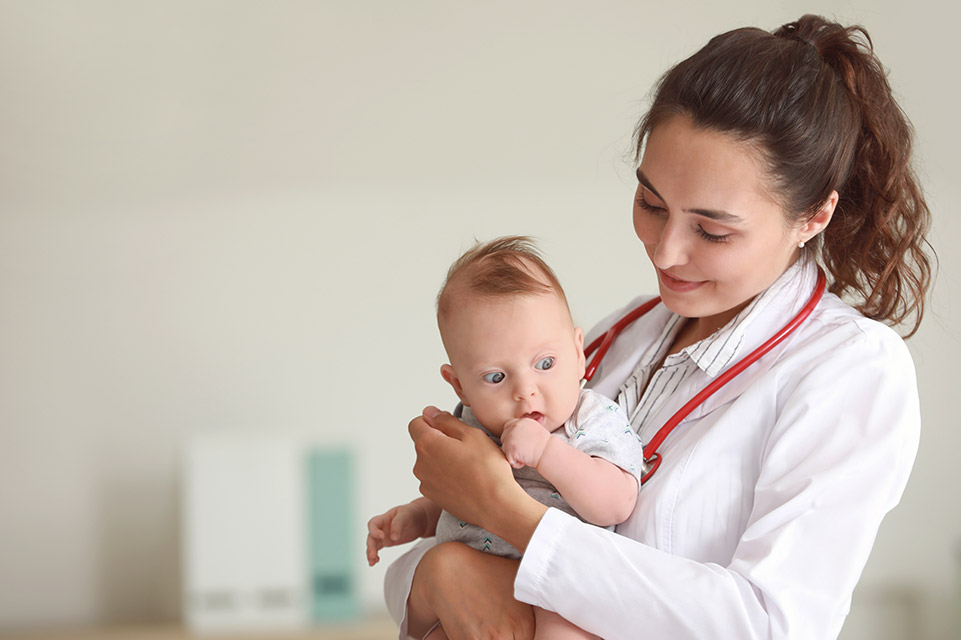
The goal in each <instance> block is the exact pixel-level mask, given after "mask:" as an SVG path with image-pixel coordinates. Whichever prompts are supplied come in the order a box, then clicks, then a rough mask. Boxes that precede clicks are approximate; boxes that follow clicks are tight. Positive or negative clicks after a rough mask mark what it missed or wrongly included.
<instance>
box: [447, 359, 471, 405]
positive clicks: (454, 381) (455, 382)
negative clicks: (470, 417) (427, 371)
mask: <svg viewBox="0 0 961 640" xmlns="http://www.w3.org/2000/svg"><path fill="white" fill-rule="evenodd" d="M440 375H441V377H442V378H443V379H444V380H446V381H447V384H449V385H450V386H451V387H453V388H454V393H456V394H457V397H458V398H459V399H460V403H461V404H462V405H464V406H465V407H469V406H470V403H469V402H468V401H467V398H466V397H465V396H464V388H463V387H462V386H461V384H460V380H459V379H458V378H457V374H455V373H454V367H452V366H450V365H449V364H444V365H441V367H440Z"/></svg>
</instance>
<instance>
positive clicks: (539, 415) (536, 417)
mask: <svg viewBox="0 0 961 640" xmlns="http://www.w3.org/2000/svg"><path fill="white" fill-rule="evenodd" d="M521 418H530V419H531V420H537V421H538V422H540V423H541V424H544V414H543V413H541V412H540V411H531V412H530V413H525V414H524V415H522V416H521Z"/></svg>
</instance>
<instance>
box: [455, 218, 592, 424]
mask: <svg viewBox="0 0 961 640" xmlns="http://www.w3.org/2000/svg"><path fill="white" fill-rule="evenodd" d="M437 325H438V327H439V328H440V335H441V339H442V340H443V342H444V348H445V349H446V350H447V357H448V358H449V359H450V364H445V365H444V366H442V367H441V375H442V376H443V377H444V380H446V381H447V382H448V383H450V385H451V386H452V387H453V388H454V391H455V392H456V393H457V396H458V397H459V398H460V400H461V402H462V403H463V404H464V405H465V406H469V407H471V409H472V410H473V412H474V415H475V416H476V417H477V420H478V421H479V422H480V423H481V424H482V425H484V426H485V427H486V428H487V429H488V430H489V431H490V432H491V433H494V434H495V435H500V434H501V432H502V431H503V429H504V423H506V422H507V421H508V420H510V419H512V418H521V417H530V418H533V419H535V420H537V421H538V422H540V423H541V424H542V425H544V427H545V428H546V429H548V430H549V431H553V430H554V429H556V428H558V427H559V426H561V425H562V424H563V423H564V422H565V421H566V420H567V419H568V418H569V417H570V416H571V414H572V413H573V412H574V409H575V407H576V406H577V399H578V394H579V389H580V379H581V377H582V376H583V375H584V336H583V333H582V332H581V330H580V329H579V328H576V327H574V323H573V321H572V320H571V313H570V310H569V309H568V306H567V298H566V297H565V296H564V290H563V289H562V288H561V285H560V282H558V280H557V276H555V275H554V272H553V271H552V270H551V268H550V267H548V266H547V264H546V263H545V262H544V260H543V259H542V258H541V257H540V254H539V253H538V251H537V249H536V248H535V247H534V244H533V242H532V241H531V240H530V239H529V238H526V237H518V236H509V237H504V238H498V239H496V240H492V241H490V242H488V243H486V244H481V245H477V246H475V247H474V248H472V249H470V250H469V251H467V253H465V254H464V255H462V256H461V257H460V258H459V259H458V260H457V261H456V262H454V264H453V265H452V266H451V268H450V270H449V271H448V273H447V280H446V282H445V283H444V286H443V287H442V288H441V291H440V294H439V295H438V296H437Z"/></svg>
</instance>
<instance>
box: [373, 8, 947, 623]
mask: <svg viewBox="0 0 961 640" xmlns="http://www.w3.org/2000/svg"><path fill="white" fill-rule="evenodd" d="M910 150H911V129H910V125H909V124H908V122H907V120H906V118H905V117H904V115H903V113H902V112H901V110H900V108H899V107H898V105H897V103H896V102H895V100H894V99H893V97H892V95H891V90H890V87H889V85H888V83H887V80H886V77H885V73H884V70H883V67H882V66H881V64H880V62H879V61H878V60H877V58H876V57H875V56H874V54H873V52H872V50H871V44H870V39H869V38H868V35H867V33H866V32H865V31H864V30H863V29H861V28H858V27H844V26H841V25H838V24H834V23H831V22H828V21H826V20H824V19H822V18H819V17H816V16H804V17H802V18H801V19H800V20H798V21H797V22H794V23H790V24H787V25H785V26H783V27H781V28H780V29H778V30H776V31H775V32H774V33H768V32H765V31H761V30H758V29H739V30H735V31H732V32H728V33H725V34H722V35H720V36H717V37H715V38H714V39H712V40H711V41H710V42H709V43H708V44H707V45H706V46H705V47H704V48H703V49H701V50H700V51H698V52H697V53H696V54H694V55H693V56H691V57H690V58H688V59H687V60H685V61H683V62H681V63H680V64H678V65H677V66H675V67H674V68H672V69H671V70H670V71H668V73H667V74H666V75H665V76H664V77H663V78H662V79H661V81H660V83H659V86H658V88H657V91H656V94H655V97H654V101H653V104H652V107H651V109H650V111H649V112H648V113H647V114H646V115H645V116H644V117H643V118H642V120H641V122H640V124H639V126H638V130H637V156H638V160H639V164H638V169H637V178H638V187H637V192H636V195H635V203H634V229H635V232H636V233H637V236H638V238H639V239H640V240H641V242H642V243H643V245H644V248H645V251H646V252H647V255H648V257H649V258H650V260H651V264H652V265H653V267H654V269H655V270H656V272H657V275H658V281H659V288H660V295H661V298H662V303H661V304H659V305H658V306H656V307H655V308H654V309H653V310H652V311H650V312H649V313H647V314H646V315H644V316H642V317H641V318H640V319H638V320H636V321H635V322H634V323H633V324H630V325H629V326H628V327H627V328H625V329H624V330H623V331H622V332H621V333H620V334H619V335H618V336H617V337H616V338H615V339H614V341H613V343H612V345H611V348H610V350H609V351H608V352H607V354H606V356H604V359H603V361H602V362H601V364H600V366H599V367H598V369H597V372H596V374H595V376H594V377H593V379H592V380H591V384H590V386H591V387H593V388H594V389H596V390H597V391H598V392H600V393H602V394H605V395H609V396H612V397H617V399H618V402H619V404H620V405H621V406H622V407H623V408H624V409H625V410H626V411H627V412H628V414H629V415H630V416H631V422H632V425H633V427H634V428H635V429H636V430H637V432H638V433H639V434H640V436H641V438H642V440H644V441H645V442H650V441H651V440H652V439H655V435H656V434H657V433H658V431H659V430H660V428H661V426H662V425H664V424H665V423H666V422H668V420H669V419H670V418H671V417H672V416H673V415H675V413H676V412H677V411H678V410H679V409H680V408H681V406H682V405H684V404H685V403H687V402H688V400H690V399H691V398H692V397H693V396H695V395H696V394H697V393H698V392H699V391H700V390H701V389H703V388H704V387H706V386H707V385H708V384H710V383H711V382H712V381H713V380H715V379H717V378H718V377H719V376H721V375H723V373H724V372H725V371H727V370H729V369H730V368H731V367H733V366H735V365H736V363H737V362H739V361H740V360H742V359H743V358H745V357H747V356H748V355H749V354H751V353H752V352H754V351H755V349H757V348H758V347H759V346H761V345H762V344H763V343H765V342H767V341H768V340H769V339H770V338H771V337H772V336H773V335H774V334H776V333H778V332H779V331H780V330H781V329H782V327H784V326H785V325H786V324H788V322H789V321H791V320H792V319H795V318H796V319H798V320H799V322H800V323H799V325H798V326H797V327H796V328H795V329H794V330H793V331H792V332H791V333H790V334H789V335H787V337H786V338H784V339H783V341H781V342H779V343H778V344H777V345H776V346H774V347H773V349H771V350H770V351H769V352H767V353H766V354H765V355H763V356H762V357H761V358H760V359H759V360H757V361H756V362H755V363H754V364H752V365H750V366H749V367H747V368H746V369H745V370H744V371H743V372H742V373H740V374H739V375H738V376H737V377H735V378H733V379H732V380H731V381H730V382H728V383H727V384H725V385H724V386H723V387H721V388H720V389H719V390H718V391H717V392H716V393H714V394H713V395H712V396H710V397H709V398H708V399H706V400H704V401H703V402H700V403H699V404H697V406H696V408H694V409H693V411H691V412H690V413H689V414H687V415H686V417H684V418H683V419H682V420H681V421H680V423H679V425H678V426H677V427H676V428H675V429H674V430H673V431H671V432H670V433H669V434H668V435H666V437H665V438H664V439H663V442H662V443H661V444H660V446H659V448H658V449H657V454H658V456H657V458H658V459H659V467H658V468H657V470H656V473H654V474H653V475H652V476H651V477H650V479H649V481H648V482H646V483H645V484H644V486H643V489H642V490H641V492H640V495H639V496H638V501H637V505H636V507H635V509H634V513H633V514H632V516H631V517H630V518H629V519H628V520H627V521H626V522H625V523H623V524H622V525H620V526H619V527H618V528H617V532H616V533H614V532H609V531H605V530H602V529H599V528H597V527H592V526H590V525H587V524H584V523H582V522H579V521H577V520H575V519H573V518H570V517H568V516H566V515H565V514H562V513H559V512H557V511H556V510H553V509H547V508H546V507H544V506H543V505H541V504H539V503H537V502H535V501H534V500H533V499H531V498H530V497H529V496H527V494H525V493H524V491H523V490H522V489H520V488H519V487H518V486H517V485H516V483H514V481H513V479H512V477H511V473H510V467H509V465H508V464H507V461H506V460H505V459H504V456H503V454H502V453H501V452H500V451H499V450H497V449H496V448H495V447H494V446H493V445H492V444H490V443H485V442H483V440H484V436H483V434H480V433H479V432H477V430H475V429H470V428H468V427H466V426H464V425H463V424H461V423H460V422H458V421H457V420H455V419H453V418H452V417H451V416H450V415H449V414H446V413H441V412H439V411H438V410H436V409H433V408H429V409H428V410H425V412H424V416H422V417H419V418H416V419H414V420H413V421H412V422H411V424H410V433H411V436H412V438H413V439H414V442H415V446H416V451H417V463H416V465H415V468H414V472H415V474H416V476H417V477H418V478H419V479H420V481H421V490H422V492H423V493H424V495H425V496H427V497H429V498H431V499H432V500H434V501H435V502H437V503H438V504H440V505H441V506H442V507H443V508H444V509H446V510H448V511H450V512H451V513H453V514H455V515H456V516H458V517H459V518H461V519H463V520H465V521H469V522H473V523H476V524H479V525H481V526H483V527H484V528H486V529H488V530H490V531H492V532H494V533H496V534H498V535H500V536H501V537H503V538H504V539H505V540H507V541H508V542H510V543H511V544H512V545H513V546H515V547H516V548H518V549H520V550H521V551H522V553H523V557H522V559H521V560H520V562H517V561H512V560H505V559H503V558H494V557H491V556H489V555H485V554H483V553H480V552H476V551H474V550H472V549H468V548H467V547H464V546H463V545H459V544H456V543H446V544H442V545H436V546H431V545H430V543H423V544H421V545H419V546H418V547H416V548H415V549H413V550H412V551H410V552H408V554H406V555H405V556H403V557H402V558H400V559H399V560H398V561H397V562H395V564H394V565H393V566H392V567H391V570H390V571H389V573H388V577H387V596H388V606H389V608H390V609H391V611H392V612H393V613H394V615H395V616H396V617H397V619H398V620H399V621H401V636H404V635H405V634H410V635H412V636H415V637H421V636H422V635H423V634H424V633H426V632H427V631H428V627H429V625H428V624H427V622H426V621H423V620H418V619H416V616H407V613H406V608H405V603H406V602H407V597H408V595H409V594H410V592H411V590H415V591H416V592H417V594H418V597H421V598H423V599H424V600H425V601H427V602H429V603H430V604H431V608H432V610H433V611H434V612H436V613H437V614H438V616H439V617H440V620H441V622H442V624H443V627H444V629H445V630H446V632H447V634H448V635H449V636H450V637H451V638H455V639H460V638H487V637H491V638H498V637H500V638H529V637H531V636H532V627H533V618H532V614H531V605H535V606H538V607H541V608H544V609H548V610H551V611H556V612H557V613H559V614H560V615H561V616H562V617H564V618H566V619H568V620H569V621H571V622H572V623H574V624H576V625H577V626H579V627H581V628H583V629H585V630H587V631H589V632H591V633H594V634H597V635H599V636H601V637H603V638H607V639H609V640H610V639H616V638H635V637H639V636H640V637H652V638H707V637H729V638H771V637H791V638H831V637H836V636H837V635H838V633H839V631H840V629H841V625H842V623H843V622H844V618H845V615H846V614H847V611H848V608H849V605H850V599H851V593H852V591H853V589H854V586H855V584H856V583H857V581H858V578H859V576H860V573H861V570H862V569H863V567H864V564H865V562H866V561H867V557H868V554H869V553H870V550H871V546H872V544H873V542H874V537H875V535H876V533H877V530H878V527H879V526H880V523H881V519H882V518H883V517H884V515H885V514H886V513H887V512H888V511H889V510H890V509H891V508H893V507H894V506H895V505H896V504H897V502H898V501H899V499H900V497H901V494H902V492H903V490H904V486H905V484H906V482H907V478H908V474H909V472H910V469H911V466H912V463H913V460H914V455H915V453H916V450H917V444H918V436H919V428H920V417H919V410H918V395H917V387H916V382H915V376H914V367H913V364H912V362H911V358H910V355H909V353H908V351H907V349H906V348H905V346H904V343H903V341H902V339H901V338H900V337H899V336H898V334H897V333H895V331H893V330H892V329H891V328H889V327H888V326H886V325H902V326H905V327H906V333H907V335H910V334H912V333H913V332H914V330H916V329H917V326H918V323H919V322H920V320H921V317H922V315H923V301H924V296H925V293H926V290H927V288H928V285H929V280H930V275H931V274H930V271H931V269H930V265H929V260H928V257H927V256H926V253H925V250H926V247H927V244H926V242H925V239H924V234H925V232H926V230H927V228H928V226H929V212H928V209H927V206H926V205H925V202H924V200H923V197H922V195H921V191H920V188H919V186H918V183H917V181H916V179H915V177H914V175H913V173H912V171H911V168H910V162H909V160H910ZM821 271H823V272H825V274H826V277H827V282H828V292H827V293H825V294H824V295H823V296H819V295H818V280H819V275H818V274H819V272H821ZM841 297H843V298H844V299H845V300H847V301H848V302H850V306H849V304H847V303H845V302H842V300H841ZM637 303H638V301H632V302H631V304H629V305H627V306H626V307H625V308H624V309H622V310H618V311H617V312H615V313H613V314H612V315H611V316H610V318H608V319H607V320H605V321H604V322H602V323H601V324H600V326H599V327H598V328H597V329H596V330H595V331H594V332H592V333H593V336H589V337H588V342H590V341H591V340H592V339H593V337H594V336H597V335H601V334H602V333H603V332H604V331H606V330H607V329H608V328H609V327H610V326H612V325H613V324H614V323H615V322H616V321H617V320H618V319H619V318H621V317H622V316H623V315H624V314H625V313H626V312H627V311H629V310H630V309H633V308H634V307H635V306H637ZM808 306H811V307H813V310H812V311H811V312H810V315H807V316H806V317H802V316H804V314H803V313H802V312H803V310H804V309H805V307H808ZM652 462H653V460H652ZM515 597H516V600H515Z"/></svg>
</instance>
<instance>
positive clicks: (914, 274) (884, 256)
mask: <svg viewBox="0 0 961 640" xmlns="http://www.w3.org/2000/svg"><path fill="white" fill-rule="evenodd" d="M674 115H683V116H686V117H688V118H690V119H691V121H692V122H693V124H694V125H695V126H697V127H702V128H704V129H710V130H714V131H718V132H721V133H724V134H727V135H730V136H732V137H733V138H734V139H736V140H738V141H742V142H746V143H748V144H750V145H751V146H753V147H754V148H755V149H757V151H758V152H759V154H760V157H761V159H762V160H763V161H764V162H765V163H766V166H767V170H768V175H769V179H770V181H771V182H770V184H771V187H772V193H773V194H774V195H775V197H776V198H777V199H778V201H779V203H780V204H781V206H782V207H783V208H784V209H785V211H786V212H787V214H788V216H789V218H790V219H789V222H791V223H792V224H800V223H802V222H804V221H805V220H806V219H807V218H808V217H810V216H812V215H813V214H814V213H815V212H817V210H818V208H819V207H820V205H821V204H823V203H824V201H825V200H826V199H827V198H828V196H829V195H830V194H831V191H834V190H836V191H837V192H838V194H839V196H840V197H839V200H838V204H837V208H836V209H835V212H834V217H833V218H832V220H831V223H830V226H829V227H828V228H827V229H826V230H825V231H824V232H823V233H821V234H820V237H819V239H818V240H817V241H816V242H815V243H809V246H810V245H811V244H813V245H814V246H812V249H813V250H814V253H815V259H816V260H817V261H818V262H819V263H820V264H821V265H822V266H823V267H824V268H825V269H826V270H827V271H828V273H829V279H830V282H831V285H830V290H831V291H832V292H834V293H836V294H838V295H840V296H845V297H848V298H850V299H851V301H852V303H853V304H854V305H855V306H856V307H857V309H858V310H859V311H861V313H863V314H864V315H866V316H868V317H869V318H874V319H876V320H883V321H887V322H889V323H891V324H901V323H905V324H906V325H907V327H908V333H907V335H908V336H910V335H912V334H914V332H915V331H917V329H918V326H919V324H920V322H921V318H922V316H923V314H924V302H925V295H926V292H927V290H928V287H929V285H930V282H931V275H932V273H931V272H932V266H931V262H930V261H929V256H928V250H929V249H930V245H929V244H928V242H927V240H926V239H925V234H926V233H927V230H928V228H929V227H930V218H931V215H930V212H929V210H928V207H927V204H926V203H925V201H924V196H923V194H922V192H921V188H920V186H919V184H918V180H917V179H916V177H915V175H914V172H913V170H912V168H911V165H910V159H911V144H912V137H913V131H912V128H911V125H910V123H909V121H908V119H907V117H906V116H905V115H904V113H903V112H902V110H901V108H900V106H899V105H898V103H897V101H896V100H895V99H894V96H893V95H892V92H891V87H890V85H889V84H888V80H887V75H886V72H885V69H884V67H883V66H882V65H881V62H880V61H879V60H878V58H877V56H875V55H874V50H873V47H872V43H871V38H870V36H869V35H868V33H867V31H865V29H864V28H863V27H860V26H853V27H845V26H842V25H840V24H836V23H833V22H829V21H828V20H825V19H824V18H821V17H819V16H812V15H806V16H803V17H802V18H801V19H800V20H798V21H797V22H792V23H789V24H786V25H784V26H782V27H781V28H779V29H777V30H775V31H774V32H773V33H769V32H767V31H763V30H761V29H754V28H744V29H736V30H734V31H729V32H727V33H724V34H721V35H719V36H716V37H715V38H713V39H712V40H711V41H710V42H708V44H707V45H706V46H705V47H704V48H702V49H701V50H700V51H698V52H697V53H695V54H694V55H693V56H691V57H690V58H688V59H686V60H684V61H683V62H680V63H679V64H677V65H676V66H674V67H673V68H672V69H670V70H669V71H668V72H667V73H666V74H665V75H664V76H663V77H662V78H661V79H660V81H659V82H658V84H657V86H656V87H655V91H654V98H653V101H652V105H651V108H650V110H649V111H648V113H647V114H646V115H645V116H644V117H643V118H642V119H641V121H640V122H639V123H638V126H637V130H636V132H635V134H636V158H635V159H636V160H639V159H640V157H641V155H642V149H643V146H644V143H645V141H646V139H647V137H648V136H649V135H650V133H651V131H652V130H653V129H654V128H655V127H656V126H657V125H658V124H659V123H661V122H663V121H664V120H666V119H668V118H670V117H671V116H674ZM933 259H934V254H933V251H932V252H931V260H933Z"/></svg>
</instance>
